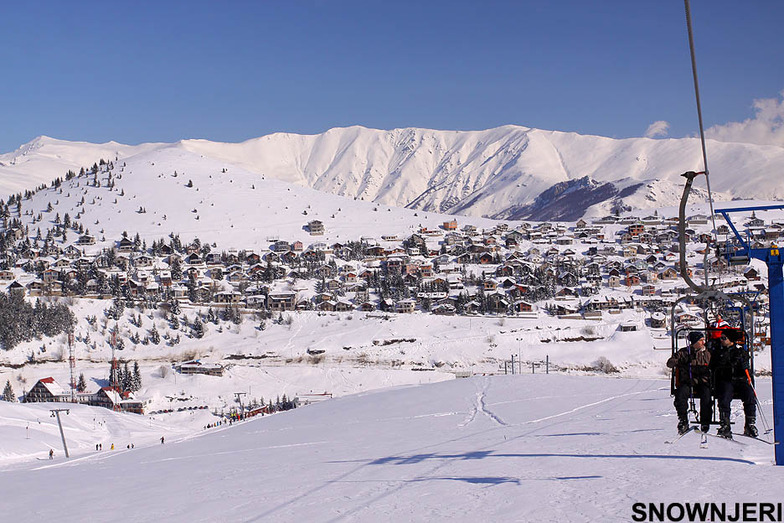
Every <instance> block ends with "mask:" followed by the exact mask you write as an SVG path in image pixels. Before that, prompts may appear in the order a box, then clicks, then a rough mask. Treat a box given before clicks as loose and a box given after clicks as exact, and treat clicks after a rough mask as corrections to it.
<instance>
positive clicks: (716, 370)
mask: <svg viewBox="0 0 784 523" xmlns="http://www.w3.org/2000/svg"><path fill="white" fill-rule="evenodd" d="M750 362H751V356H749V352H748V351H747V350H746V349H745V348H743V347H739V346H738V345H735V344H733V345H730V346H729V347H718V348H717V349H715V350H714V351H713V355H712V356H711V360H710V366H711V370H712V371H713V380H714V383H721V382H726V381H730V380H732V381H744V382H748V377H747V376H746V371H747V370H749V369H750Z"/></svg>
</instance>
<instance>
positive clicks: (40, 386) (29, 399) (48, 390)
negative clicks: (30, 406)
mask: <svg viewBox="0 0 784 523" xmlns="http://www.w3.org/2000/svg"><path fill="white" fill-rule="evenodd" d="M70 399H71V393H70V392H68V391H66V390H65V389H63V388H62V387H61V386H60V384H59V383H57V382H56V381H55V379H54V378H52V377H49V378H41V379H40V380H38V381H37V382H36V383H35V385H33V388H32V389H30V391H29V392H28V393H27V394H25V395H24V401H25V403H35V402H41V401H49V402H63V401H70Z"/></svg>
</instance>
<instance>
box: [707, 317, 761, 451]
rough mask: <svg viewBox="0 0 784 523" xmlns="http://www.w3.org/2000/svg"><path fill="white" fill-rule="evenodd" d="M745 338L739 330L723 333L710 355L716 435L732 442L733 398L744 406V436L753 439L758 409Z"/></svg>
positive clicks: (728, 330) (727, 330)
mask: <svg viewBox="0 0 784 523" xmlns="http://www.w3.org/2000/svg"><path fill="white" fill-rule="evenodd" d="M743 338H744V335H743V331H742V330H740V329H732V328H730V329H723V330H722V331H721V337H720V338H719V341H720V347H719V348H718V349H716V350H715V351H714V352H713V355H712V357H711V361H710V366H711V370H712V371H713V383H714V390H715V394H716V399H717V400H718V403H719V423H720V427H719V431H718V435H719V436H721V437H723V438H727V439H732V429H731V428H730V412H731V409H730V404H731V403H732V399H733V397H736V396H737V397H738V398H739V399H740V400H741V401H742V402H743V411H744V414H745V415H746V425H745V427H744V429H743V435H744V436H749V437H752V438H756V437H757V435H758V431H757V427H756V426H755V424H756V421H757V406H756V404H755V401H754V389H753V387H752V385H751V374H750V373H749V370H750V368H751V365H750V363H751V356H750V355H749V351H748V350H747V348H746V347H745V346H744V344H743V341H744V339H743Z"/></svg>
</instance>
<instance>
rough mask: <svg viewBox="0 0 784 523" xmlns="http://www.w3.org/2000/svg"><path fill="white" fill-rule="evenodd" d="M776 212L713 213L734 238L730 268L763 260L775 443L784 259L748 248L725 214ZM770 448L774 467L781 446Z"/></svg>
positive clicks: (783, 418)
mask: <svg viewBox="0 0 784 523" xmlns="http://www.w3.org/2000/svg"><path fill="white" fill-rule="evenodd" d="M777 209H784V205H763V206H759V207H739V208H736V209H716V212H717V213H719V214H721V215H722V216H723V217H724V219H725V220H726V221H727V225H729V227H730V228H731V229H732V232H733V233H734V235H735V241H736V243H735V246H734V248H731V247H730V246H729V244H728V245H727V249H726V250H725V251H724V253H723V255H724V257H725V258H726V259H727V261H728V262H729V263H730V265H745V264H747V263H748V262H749V261H750V260H751V259H752V258H753V259H755V260H762V261H764V262H765V263H766V264H767V266H768V297H769V314H770V360H771V370H772V372H773V376H772V381H773V436H774V437H773V439H774V441H776V442H779V441H781V438H784V276H782V265H784V257H782V255H781V251H780V250H779V247H778V246H777V245H776V244H775V243H774V244H772V245H771V246H770V247H765V248H759V247H752V245H751V243H750V242H749V240H748V238H744V237H743V236H742V235H741V234H740V232H738V229H736V228H735V225H733V223H732V221H730V217H729V214H730V213H733V212H749V211H767V210H777ZM774 447H775V449H776V451H775V452H776V465H784V446H782V445H779V444H777V445H774Z"/></svg>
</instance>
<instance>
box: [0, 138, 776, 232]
mask: <svg viewBox="0 0 784 523" xmlns="http://www.w3.org/2000/svg"><path fill="white" fill-rule="evenodd" d="M172 147H174V148H178V149H182V150H187V151H190V152H193V153H196V154H197V155H198V156H200V157H204V159H205V161H207V159H208V158H209V159H212V160H213V161H218V162H220V163H222V164H224V165H230V166H235V167H241V168H242V169H244V170H245V171H247V172H251V173H255V174H257V175H264V176H265V177H266V178H268V179H269V178H274V179H278V180H281V181H285V182H288V183H292V184H296V185H300V186H304V187H310V188H313V189H316V190H318V191H322V192H327V193H331V194H336V195H340V196H344V197H349V198H352V199H354V198H356V199H361V200H365V201H373V202H377V203H381V204H384V205H389V206H394V207H410V208H413V209H420V210H426V211H430V212H442V213H452V214H463V215H471V216H487V217H496V218H505V219H510V218H512V219H523V218H525V219H553V218H556V219H557V218H562V219H570V220H575V219H577V218H579V217H580V215H598V214H603V213H606V212H607V211H608V209H609V207H610V204H611V203H612V201H613V200H615V199H618V198H620V199H622V200H623V203H624V204H626V205H628V206H630V207H632V208H638V209H651V208H655V207H663V206H671V205H676V204H677V196H678V195H679V194H680V192H681V191H680V186H681V183H682V178H680V174H681V173H683V172H684V171H687V170H701V169H702V160H701V152H700V147H699V142H698V140H696V139H691V138H687V139H669V140H651V139H647V138H634V139H625V140H615V139H611V138H604V137H599V136H581V135H578V134H575V133H562V132H556V131H543V130H538V129H531V128H526V127H518V126H504V127H499V128H495V129H488V130H484V131H434V130H428V129H416V128H407V129H394V130H390V131H382V130H375V129H367V128H363V127H357V126H355V127H348V128H336V129H331V130H329V131H327V132H325V133H322V134H319V135H295V134H284V133H278V134H272V135H268V136H263V137H261V138H255V139H252V140H248V141H246V142H242V143H238V144H230V143H217V142H209V141H205V140H185V141H182V142H178V143H177V144H144V145H140V146H135V147H129V146H121V145H119V144H114V143H109V144H104V145H102V146H97V145H92V144H83V143H69V142H62V141H58V140H52V139H49V138H41V139H37V140H36V141H34V142H31V143H30V144H27V145H25V146H23V147H22V148H20V149H19V150H18V151H16V152H14V153H8V154H5V155H2V156H0V164H1V165H0V194H9V193H11V192H14V191H18V190H19V189H20V188H21V187H23V186H25V182H27V185H26V186H27V187H32V186H34V185H35V184H37V183H41V182H49V181H50V180H51V179H52V178H54V177H55V176H62V175H63V174H64V172H65V171H66V170H67V169H68V168H72V169H76V170H78V169H79V168H80V167H81V166H83V165H84V166H89V165H92V163H93V162H95V161H96V160H97V159H98V158H99V157H105V158H106V159H107V160H108V159H110V158H114V157H118V158H120V159H124V158H127V157H129V156H131V155H134V154H138V153H140V152H147V153H150V154H152V156H155V155H157V154H164V155H165V154H167V153H166V151H168V150H169V149H171V148H172ZM708 154H709V161H710V169H711V186H712V189H713V191H714V192H715V195H714V196H715V197H716V198H717V199H718V200H729V199H732V198H734V197H737V198H757V199H773V200H779V199H782V198H784V192H783V191H784V188H783V187H782V185H781V184H780V181H779V177H780V172H781V168H782V166H784V149H782V148H780V147H775V146H756V145H749V144H740V143H722V142H713V141H709V142H708ZM150 161H151V162H154V161H155V160H150ZM578 180H590V181H591V182H592V183H595V184H597V185H602V184H605V187H604V190H603V191H602V192H601V193H600V194H594V195H593V198H594V199H591V198H586V197H585V196H586V195H585V193H578V195H577V196H573V197H572V198H571V200H567V201H566V204H565V206H567V207H570V211H569V215H568V216H566V215H561V216H558V215H556V216H550V215H548V214H547V213H544V214H542V213H538V212H537V209H535V208H534V209H529V208H526V206H528V205H531V204H532V203H533V202H534V201H535V199H536V198H537V197H538V196H540V195H541V194H542V193H543V192H544V191H546V190H548V189H550V188H552V187H554V186H555V185H556V184H564V183H566V184H569V183H575V182H577V181H578ZM33 182H34V183H33ZM697 186H698V187H701V188H703V189H704V187H705V185H704V181H702V180H700V181H699V182H698V183H697Z"/></svg>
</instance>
